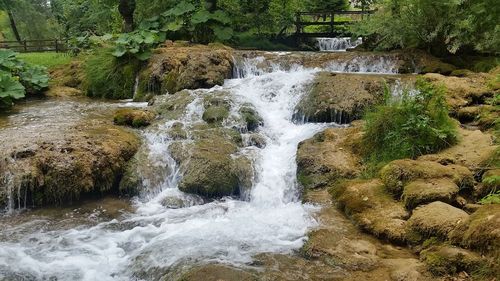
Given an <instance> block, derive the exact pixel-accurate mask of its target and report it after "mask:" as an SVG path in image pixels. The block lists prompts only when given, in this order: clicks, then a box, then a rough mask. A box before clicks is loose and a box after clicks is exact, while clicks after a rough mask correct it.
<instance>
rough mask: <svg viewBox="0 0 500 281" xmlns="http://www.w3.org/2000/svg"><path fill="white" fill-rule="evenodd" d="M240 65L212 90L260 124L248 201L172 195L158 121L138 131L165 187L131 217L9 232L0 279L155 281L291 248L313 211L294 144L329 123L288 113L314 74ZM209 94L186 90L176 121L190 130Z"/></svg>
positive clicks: (174, 179) (173, 177)
mask: <svg viewBox="0 0 500 281" xmlns="http://www.w3.org/2000/svg"><path fill="white" fill-rule="evenodd" d="M244 67H245V68H246V69H240V71H238V73H241V74H242V75H240V76H239V77H240V78H237V79H232V80H228V81H226V83H225V85H224V86H223V87H221V88H218V89H224V90H228V91H229V92H230V93H231V95H232V97H233V99H234V102H235V103H236V104H243V103H250V104H252V105H253V106H254V107H255V109H256V110H257V111H258V113H259V114H260V115H261V117H262V118H263V121H264V122H263V123H264V125H263V126H262V127H261V128H260V129H259V133H260V134H261V135H262V136H263V137H264V138H265V139H266V141H267V145H266V146H265V148H262V149H258V148H253V149H250V152H249V153H252V154H253V157H254V159H255V165H254V166H255V167H254V169H255V180H254V182H253V187H252V189H251V191H250V195H249V198H248V200H245V201H244V200H238V199H235V198H224V199H222V200H218V201H212V202H209V203H206V204H203V200H202V199H201V198H199V197H197V196H193V195H188V194H184V193H182V192H181V191H179V189H178V188H177V183H178V180H179V178H180V177H181V176H182V175H180V173H179V167H177V164H176V163H175V161H174V160H173V159H172V157H170V154H169V145H170V143H171V142H172V141H173V140H171V139H169V138H168V137H166V136H165V135H164V134H162V131H164V130H165V129H168V128H169V127H171V126H172V125H173V122H172V121H169V122H165V123H164V124H162V125H161V127H162V128H160V130H150V131H148V132H146V133H145V143H146V145H147V146H148V150H149V156H148V161H150V164H151V165H153V166H157V167H159V168H161V169H163V172H164V174H165V176H164V180H163V181H162V182H161V184H160V185H159V186H150V187H149V188H150V190H151V192H150V193H149V196H145V197H144V198H145V199H143V200H137V202H136V203H135V204H136V211H135V212H134V213H132V214H128V215H126V216H125V218H123V219H120V220H112V221H109V222H105V223H100V224H98V225H95V226H92V227H86V226H81V227H78V228H75V229H70V230H50V231H49V230H43V228H33V229H31V228H32V227H33V226H32V225H31V224H26V225H20V226H18V227H16V229H13V230H9V231H11V232H13V233H14V235H12V238H11V239H6V240H4V241H2V242H0V280H102V281H107V280H115V281H116V280H124V281H125V280H156V279H158V278H159V277H160V276H162V274H163V273H165V272H166V271H167V270H168V269H169V268H171V267H173V266H175V265H178V264H182V263H194V262H198V261H222V262H228V263H234V264H243V263H248V262H251V260H252V256H253V255H255V254H258V253H262V252H279V253H288V252H290V251H292V250H295V249H298V248H300V247H301V246H302V245H303V243H304V240H305V237H306V234H307V232H308V231H309V230H310V229H311V228H312V227H314V226H315V225H316V222H315V220H314V219H313V218H312V212H313V211H314V209H315V208H314V207H312V206H308V205H304V204H302V203H301V202H300V196H299V190H298V187H297V183H296V164H295V157H296V150H297V145H298V143H299V142H300V141H302V140H304V139H307V138H310V137H312V136H313V135H314V134H315V133H317V132H319V131H321V130H323V129H324V128H325V127H326V126H328V124H295V123H293V122H292V115H293V111H294V108H295V106H296V104H297V103H298V102H299V100H300V97H301V95H302V94H303V93H304V87H305V86H306V85H307V84H308V83H310V82H311V81H312V79H313V78H314V74H315V72H316V70H306V69H302V68H298V67H297V68H294V69H292V70H290V71H281V70H279V69H277V70H274V71H273V72H271V73H261V72H259V71H257V70H256V69H257V68H256V67H254V65H252V64H247V65H246V66H244ZM211 91H212V90H197V91H192V92H191V95H192V96H194V100H193V101H192V102H191V104H190V105H189V106H188V109H187V110H186V113H185V114H184V116H183V117H182V118H180V119H179V120H177V121H179V122H182V123H183V124H184V125H185V126H187V127H189V126H191V125H192V124H194V123H196V122H199V121H200V119H201V113H202V105H201V100H202V98H203V95H204V94H208V93H210V92H211ZM162 129H163V130H162ZM187 142H189V140H188V141H187ZM146 183H147V181H146ZM166 198H178V199H180V200H181V201H182V202H183V204H184V205H185V206H184V207H183V208H177V209H172V208H167V207H165V205H164V204H163V203H162V202H164V200H165V199H166ZM27 229H29V231H26V230H27ZM21 232H22V233H23V234H22V235H20V234H19V233H21ZM16 233H17V234H18V235H15V234H16Z"/></svg>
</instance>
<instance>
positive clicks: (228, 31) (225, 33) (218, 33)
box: [214, 26, 233, 41]
mask: <svg viewBox="0 0 500 281" xmlns="http://www.w3.org/2000/svg"><path fill="white" fill-rule="evenodd" d="M214 34H215V37H217V39H219V40H221V41H226V40H229V39H231V37H233V29H232V28H230V27H218V26H217V27H214Z"/></svg>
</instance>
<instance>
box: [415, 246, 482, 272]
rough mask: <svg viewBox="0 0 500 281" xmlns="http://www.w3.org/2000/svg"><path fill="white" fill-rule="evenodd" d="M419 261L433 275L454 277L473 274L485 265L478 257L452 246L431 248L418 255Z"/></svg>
mask: <svg viewBox="0 0 500 281" xmlns="http://www.w3.org/2000/svg"><path fill="white" fill-rule="evenodd" d="M420 257H421V259H422V260H423V261H424V263H425V264H426V265H427V268H428V269H429V271H430V272H431V273H433V274H434V275H438V276H442V275H454V274H457V273H460V272H462V271H465V272H467V273H469V274H471V273H473V272H475V271H476V270H478V269H479V268H481V267H482V266H483V265H484V264H485V260H483V259H482V258H481V256H480V255H478V254H476V253H474V252H471V251H468V250H465V249H461V248H458V247H454V246H448V245H441V246H432V247H430V248H429V249H426V250H424V251H422V252H421V253H420Z"/></svg>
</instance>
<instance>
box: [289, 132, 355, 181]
mask: <svg viewBox="0 0 500 281" xmlns="http://www.w3.org/2000/svg"><path fill="white" fill-rule="evenodd" d="M360 137H361V126H359V124H358V126H355V127H352V128H330V129H326V130H325V131H323V132H321V133H319V134H317V135H315V136H314V137H313V138H311V139H308V140H305V141H303V142H301V143H300V144H299V146H298V151H297V177H298V180H299V182H300V184H301V185H302V186H303V187H304V188H307V189H310V188H320V187H324V186H327V185H328V184H329V183H330V182H333V181H335V180H339V179H346V178H354V177H356V176H357V175H358V174H359V171H360V166H361V164H360V162H361V159H360V157H359V156H358V155H356V154H354V153H353V152H352V149H351V146H350V144H351V142H353V141H354V139H355V138H358V139H359V138H360Z"/></svg>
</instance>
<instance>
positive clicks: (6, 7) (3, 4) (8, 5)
mask: <svg viewBox="0 0 500 281" xmlns="http://www.w3.org/2000/svg"><path fill="white" fill-rule="evenodd" d="M13 6H14V1H13V0H1V1H0V9H1V10H3V11H5V12H7V15H8V16H9V23H10V28H11V29H12V33H13V34H14V36H15V37H16V40H17V42H19V43H21V41H22V40H21V35H19V31H18V29H17V24H16V21H15V19H14V14H13V13H12V8H13Z"/></svg>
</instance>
